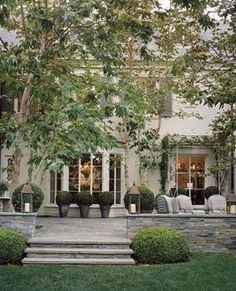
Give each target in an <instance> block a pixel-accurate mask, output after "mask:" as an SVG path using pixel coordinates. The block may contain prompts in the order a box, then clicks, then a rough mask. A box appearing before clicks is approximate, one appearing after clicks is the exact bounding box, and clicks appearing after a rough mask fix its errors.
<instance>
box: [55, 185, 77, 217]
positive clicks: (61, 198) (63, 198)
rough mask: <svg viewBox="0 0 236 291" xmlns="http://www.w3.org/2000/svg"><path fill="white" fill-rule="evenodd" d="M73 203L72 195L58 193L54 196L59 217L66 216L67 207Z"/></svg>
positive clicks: (65, 192) (63, 192) (62, 192)
mask: <svg viewBox="0 0 236 291" xmlns="http://www.w3.org/2000/svg"><path fill="white" fill-rule="evenodd" d="M72 202H73V195H72V194H71V193H70V192H68V191H59V192H57V196H56V203H57V205H58V209H59V214H60V217H66V216H67V215H68V211H69V206H70V204H71V203H72Z"/></svg>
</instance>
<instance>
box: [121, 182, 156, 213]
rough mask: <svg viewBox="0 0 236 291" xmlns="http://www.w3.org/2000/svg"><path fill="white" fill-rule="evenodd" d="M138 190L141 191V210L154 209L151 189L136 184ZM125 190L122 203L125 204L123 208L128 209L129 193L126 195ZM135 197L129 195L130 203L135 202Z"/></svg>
mask: <svg viewBox="0 0 236 291" xmlns="http://www.w3.org/2000/svg"><path fill="white" fill-rule="evenodd" d="M138 190H139V192H140V193H141V195H140V210H141V212H142V211H151V210H153V209H154V206H155V197H154V193H153V192H152V190H150V189H149V188H148V187H146V186H144V185H139V186H138ZM128 192H129V191H127V192H126V193H125V196H124V204H125V208H126V209H128V205H129V195H128ZM135 199H136V197H133V196H132V197H131V203H135V202H136V200H135Z"/></svg>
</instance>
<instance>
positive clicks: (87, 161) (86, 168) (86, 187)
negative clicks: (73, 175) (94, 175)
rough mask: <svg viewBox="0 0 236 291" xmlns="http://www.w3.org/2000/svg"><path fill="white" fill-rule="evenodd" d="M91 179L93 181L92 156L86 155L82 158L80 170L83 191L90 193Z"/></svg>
mask: <svg viewBox="0 0 236 291" xmlns="http://www.w3.org/2000/svg"><path fill="white" fill-rule="evenodd" d="M90 179H91V158H90V154H85V155H83V156H82V158H81V168H80V186H81V191H89V192H90Z"/></svg>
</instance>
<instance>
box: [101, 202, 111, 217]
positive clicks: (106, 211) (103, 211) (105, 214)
mask: <svg viewBox="0 0 236 291" xmlns="http://www.w3.org/2000/svg"><path fill="white" fill-rule="evenodd" d="M100 209H101V216H102V218H108V217H109V214H110V209H111V205H100Z"/></svg>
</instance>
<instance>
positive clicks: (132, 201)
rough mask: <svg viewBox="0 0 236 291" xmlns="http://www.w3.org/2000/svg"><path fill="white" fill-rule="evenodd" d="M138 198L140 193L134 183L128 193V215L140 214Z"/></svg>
mask: <svg viewBox="0 0 236 291" xmlns="http://www.w3.org/2000/svg"><path fill="white" fill-rule="evenodd" d="M140 196H141V193H140V192H139V189H138V187H137V186H136V185H135V182H134V183H133V185H132V186H131V187H130V190H129V192H128V209H129V213H130V214H135V213H140Z"/></svg>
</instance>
